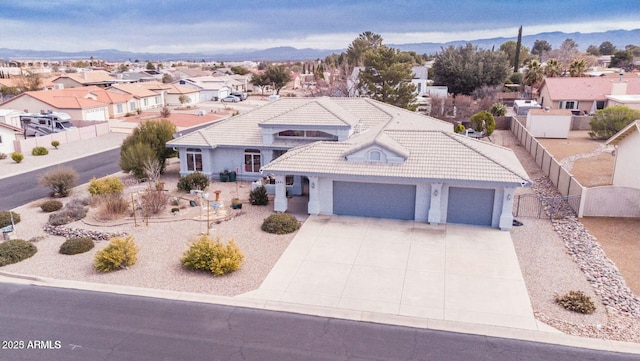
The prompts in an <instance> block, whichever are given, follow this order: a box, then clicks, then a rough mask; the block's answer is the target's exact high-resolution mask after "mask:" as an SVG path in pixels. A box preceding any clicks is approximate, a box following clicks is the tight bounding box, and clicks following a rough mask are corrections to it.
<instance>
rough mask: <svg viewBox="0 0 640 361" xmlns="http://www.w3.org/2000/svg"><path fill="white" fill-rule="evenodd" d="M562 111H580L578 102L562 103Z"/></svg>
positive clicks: (568, 101) (564, 101) (565, 101)
mask: <svg viewBox="0 0 640 361" xmlns="http://www.w3.org/2000/svg"><path fill="white" fill-rule="evenodd" d="M560 109H569V110H573V109H578V101H577V100H563V101H561V102H560Z"/></svg>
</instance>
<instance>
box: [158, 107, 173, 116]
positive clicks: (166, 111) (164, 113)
mask: <svg viewBox="0 0 640 361" xmlns="http://www.w3.org/2000/svg"><path fill="white" fill-rule="evenodd" d="M170 115H171V110H169V108H168V107H162V110H160V116H161V117H163V118H169V116H170Z"/></svg>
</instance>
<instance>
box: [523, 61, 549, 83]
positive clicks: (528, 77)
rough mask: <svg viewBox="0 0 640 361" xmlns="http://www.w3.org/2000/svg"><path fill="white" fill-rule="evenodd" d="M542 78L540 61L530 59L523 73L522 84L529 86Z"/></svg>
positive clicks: (542, 71)
mask: <svg viewBox="0 0 640 361" xmlns="http://www.w3.org/2000/svg"><path fill="white" fill-rule="evenodd" d="M543 78H544V69H543V68H542V65H540V62H539V61H537V60H535V59H534V60H532V61H531V63H530V64H529V67H528V68H527V72H526V74H525V75H524V84H525V85H529V86H534V85H536V84H538V83H540V82H541V81H542V79H543Z"/></svg>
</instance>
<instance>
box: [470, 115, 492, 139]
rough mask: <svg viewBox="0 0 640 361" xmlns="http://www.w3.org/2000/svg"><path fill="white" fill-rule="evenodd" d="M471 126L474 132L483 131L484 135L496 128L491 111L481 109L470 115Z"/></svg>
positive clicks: (489, 133)
mask: <svg viewBox="0 0 640 361" xmlns="http://www.w3.org/2000/svg"><path fill="white" fill-rule="evenodd" d="M471 127H472V128H473V129H474V130H475V131H476V132H482V131H484V132H485V135H491V134H492V133H493V131H494V130H496V120H495V118H493V115H491V113H489V112H488V111H486V110H483V111H480V112H478V113H476V114H474V115H473V116H472V117H471Z"/></svg>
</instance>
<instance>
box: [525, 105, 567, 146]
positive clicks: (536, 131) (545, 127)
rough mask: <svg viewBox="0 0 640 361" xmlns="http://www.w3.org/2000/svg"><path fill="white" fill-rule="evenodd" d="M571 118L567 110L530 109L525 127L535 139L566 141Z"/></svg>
mask: <svg viewBox="0 0 640 361" xmlns="http://www.w3.org/2000/svg"><path fill="white" fill-rule="evenodd" d="M572 116H573V114H571V111H570V110H567V109H553V110H551V109H530V110H529V112H528V113H527V120H526V123H525V127H526V128H527V130H528V131H529V133H531V135H533V136H534V137H536V138H560V139H567V138H568V137H569V131H571V117H572Z"/></svg>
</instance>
